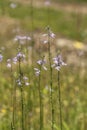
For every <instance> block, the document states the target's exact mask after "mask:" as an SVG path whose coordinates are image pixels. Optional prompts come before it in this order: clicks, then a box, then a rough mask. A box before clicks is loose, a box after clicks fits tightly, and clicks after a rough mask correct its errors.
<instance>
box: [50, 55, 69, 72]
mask: <svg viewBox="0 0 87 130" xmlns="http://www.w3.org/2000/svg"><path fill="white" fill-rule="evenodd" d="M53 62H54V64H53V65H52V67H55V69H56V70H58V71H59V70H60V68H61V66H66V65H67V64H66V63H64V62H63V60H62V56H61V55H57V56H56V57H55V58H53Z"/></svg>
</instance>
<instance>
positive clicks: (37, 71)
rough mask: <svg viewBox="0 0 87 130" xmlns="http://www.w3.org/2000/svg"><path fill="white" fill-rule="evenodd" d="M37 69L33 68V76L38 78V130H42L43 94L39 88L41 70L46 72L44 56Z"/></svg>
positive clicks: (38, 62)
mask: <svg viewBox="0 0 87 130" xmlns="http://www.w3.org/2000/svg"><path fill="white" fill-rule="evenodd" d="M37 64H38V67H39V68H34V70H35V75H36V76H38V77H39V81H38V90H39V100H40V130H43V127H44V126H43V93H42V87H41V73H42V69H44V70H45V71H46V70H47V68H46V66H45V64H46V60H45V59H44V56H43V58H42V59H40V60H38V61H37Z"/></svg>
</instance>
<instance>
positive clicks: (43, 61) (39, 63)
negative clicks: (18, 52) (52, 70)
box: [34, 59, 47, 76]
mask: <svg viewBox="0 0 87 130" xmlns="http://www.w3.org/2000/svg"><path fill="white" fill-rule="evenodd" d="M37 64H38V65H39V66H40V67H42V68H43V69H44V70H47V68H46V66H45V64H46V60H45V59H41V60H38V61H37ZM34 70H35V74H36V76H39V74H40V72H41V70H40V69H38V68H34Z"/></svg>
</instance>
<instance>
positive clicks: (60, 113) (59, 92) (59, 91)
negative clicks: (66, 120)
mask: <svg viewBox="0 0 87 130" xmlns="http://www.w3.org/2000/svg"><path fill="white" fill-rule="evenodd" d="M58 95H59V117H60V130H62V103H61V89H60V72H59V71H58Z"/></svg>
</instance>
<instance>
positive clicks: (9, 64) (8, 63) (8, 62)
mask: <svg viewBox="0 0 87 130" xmlns="http://www.w3.org/2000/svg"><path fill="white" fill-rule="evenodd" d="M11 66H12V65H11V59H8V60H7V67H8V68H11Z"/></svg>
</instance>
